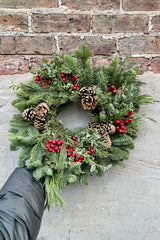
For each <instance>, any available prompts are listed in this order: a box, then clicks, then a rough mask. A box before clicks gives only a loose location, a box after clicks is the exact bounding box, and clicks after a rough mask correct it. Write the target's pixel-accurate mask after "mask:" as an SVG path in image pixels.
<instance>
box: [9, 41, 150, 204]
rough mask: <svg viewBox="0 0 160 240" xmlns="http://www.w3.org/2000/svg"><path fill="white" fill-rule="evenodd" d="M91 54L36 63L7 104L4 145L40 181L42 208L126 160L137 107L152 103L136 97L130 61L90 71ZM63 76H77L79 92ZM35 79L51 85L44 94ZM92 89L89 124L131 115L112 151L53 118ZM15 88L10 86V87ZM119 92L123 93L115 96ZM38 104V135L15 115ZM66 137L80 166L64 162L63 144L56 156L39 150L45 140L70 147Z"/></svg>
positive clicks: (84, 51)
mask: <svg viewBox="0 0 160 240" xmlns="http://www.w3.org/2000/svg"><path fill="white" fill-rule="evenodd" d="M92 55H93V53H92V52H91V51H90V50H89V49H88V47H87V46H85V45H82V46H81V47H80V48H79V50H77V51H76V52H75V54H74V56H71V55H69V54H67V55H59V56H55V57H54V58H53V60H52V61H47V60H46V59H43V60H42V63H41V64H40V68H39V69H35V70H34V71H33V74H34V76H33V79H32V80H31V81H29V82H28V83H21V84H20V85H19V86H18V87H17V99H16V100H14V101H13V102H12V104H13V106H14V107H15V108H17V109H18V110H19V111H20V113H19V114H18V115H14V116H13V118H12V120H11V122H10V125H11V128H10V131H9V140H10V141H11V144H10V148H11V150H17V149H21V152H20V154H19V166H20V167H24V166H27V167H28V168H30V169H33V176H34V178H35V179H36V180H39V179H41V178H44V185H45V191H46V206H47V207H48V208H50V207H51V205H52V203H55V204H56V205H58V204H59V205H60V206H61V207H63V204H64V201H63V199H62V198H61V197H60V195H59V192H60V190H61V189H62V188H63V187H65V186H66V185H67V184H69V183H76V182H80V183H82V184H87V179H88V177H89V176H92V175H98V176H102V175H103V174H104V172H105V171H106V170H108V169H110V168H111V167H112V166H113V165H115V164H121V163H122V161H123V160H124V159H128V157H129V152H128V150H129V149H133V148H134V142H133V139H134V138H135V137H136V136H137V132H138V130H139V128H140V123H141V121H142V118H141V116H140V115H139V114H138V110H139V107H140V105H141V104H148V103H152V102H153V99H152V98H151V97H150V96H148V95H141V94H140V87H141V86H142V85H143V83H142V82H140V81H138V80H137V79H136V74H137V73H138V71H139V68H138V67H137V66H135V65H136V63H135V62H134V61H127V60H126V59H124V60H123V61H120V60H119V58H118V56H116V57H115V58H114V59H113V61H112V63H111V65H110V66H109V67H105V66H102V67H97V68H96V67H93V66H92V62H91V59H90V57H91V56H92ZM62 72H65V73H66V74H68V76H74V75H77V76H78V84H79V87H78V89H77V90H76V91H73V90H72V86H73V85H72V83H71V82H70V81H66V82H63V81H62V79H61V73H62ZM36 75H39V76H40V77H41V78H43V79H45V80H46V81H48V80H51V84H50V85H48V86H47V89H43V88H42V86H41V85H40V84H36V83H35V76H36ZM90 85H95V86H97V87H94V92H95V94H96V100H97V102H98V107H97V108H96V109H95V110H94V111H93V112H92V113H91V117H92V120H93V121H94V122H103V123H112V124H115V121H116V120H117V119H122V120H125V119H126V116H127V113H128V111H130V110H132V111H133V112H134V119H133V121H132V122H131V123H130V124H128V125H127V126H126V134H120V133H119V132H118V131H116V132H115V134H114V135H112V136H111V141H112V146H111V147H110V148H107V146H106V145H105V143H103V142H102V141H101V139H100V136H99V135H98V133H97V131H96V130H91V129H89V128H88V127H86V128H84V129H75V130H74V131H70V130H68V129H65V128H64V127H63V125H62V123H61V122H60V121H59V120H58V119H57V115H58V114H59V113H60V112H61V111H62V110H63V109H64V108H65V107H66V106H68V105H69V104H70V103H72V102H77V101H79V90H80V89H81V88H82V87H84V86H90ZM110 85H114V86H115V87H116V89H118V88H119V87H121V89H119V90H118V91H117V93H116V94H115V95H114V94H112V92H107V89H108V87H109V86H110ZM14 87H15V85H14ZM122 91H123V94H122V93H121V92H122ZM40 102H46V103H47V104H48V106H49V107H50V111H49V113H48V115H47V124H46V126H45V129H44V130H43V131H38V130H37V129H36V128H35V127H34V126H33V124H32V123H30V122H27V121H25V120H24V119H23V118H22V116H21V114H22V112H23V111H24V110H25V109H26V108H30V107H36V105H37V104H39V103H40ZM72 136H76V138H77V146H76V152H77V153H78V155H79V156H80V155H81V156H83V157H84V160H83V162H82V163H80V162H77V163H76V164H75V163H73V160H74V159H73V158H72V157H70V158H68V157H67V153H66V149H65V147H64V144H63V146H62V149H61V152H60V154H57V153H50V152H48V150H47V149H46V148H45V145H46V143H47V141H48V139H53V140H54V139H62V140H63V142H64V143H65V144H68V145H72V144H73V141H72V139H71V137H72ZM89 146H94V154H92V155H89V154H88V153H87V150H88V148H89Z"/></svg>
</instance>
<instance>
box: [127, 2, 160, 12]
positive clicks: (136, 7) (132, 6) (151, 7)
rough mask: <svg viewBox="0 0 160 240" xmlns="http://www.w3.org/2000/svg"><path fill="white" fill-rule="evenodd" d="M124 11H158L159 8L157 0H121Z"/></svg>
mask: <svg viewBox="0 0 160 240" xmlns="http://www.w3.org/2000/svg"><path fill="white" fill-rule="evenodd" d="M123 9H124V10H125V11H158V10H160V1H159V0H123Z"/></svg>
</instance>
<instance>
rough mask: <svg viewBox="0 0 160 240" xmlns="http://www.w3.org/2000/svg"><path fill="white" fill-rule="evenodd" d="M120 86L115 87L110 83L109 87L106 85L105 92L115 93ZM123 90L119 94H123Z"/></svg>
mask: <svg viewBox="0 0 160 240" xmlns="http://www.w3.org/2000/svg"><path fill="white" fill-rule="evenodd" d="M121 88H122V87H119V88H118V89H116V87H115V86H114V85H111V86H110V87H108V89H107V93H109V92H112V93H113V94H116V93H117V92H118V90H119V89H121ZM123 93H124V92H123V91H122V92H121V94H123Z"/></svg>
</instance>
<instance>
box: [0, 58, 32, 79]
mask: <svg viewBox="0 0 160 240" xmlns="http://www.w3.org/2000/svg"><path fill="white" fill-rule="evenodd" d="M28 70H29V67H28V60H26V59H24V57H16V56H9V57H8V56H0V75H7V74H8V75H9V74H10V75H11V74H17V73H26V72H28Z"/></svg>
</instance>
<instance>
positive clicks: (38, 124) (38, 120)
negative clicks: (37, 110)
mask: <svg viewBox="0 0 160 240" xmlns="http://www.w3.org/2000/svg"><path fill="white" fill-rule="evenodd" d="M45 124H46V119H45V117H43V116H36V117H35V119H34V126H35V128H36V129H37V130H43V129H44V127H45Z"/></svg>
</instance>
